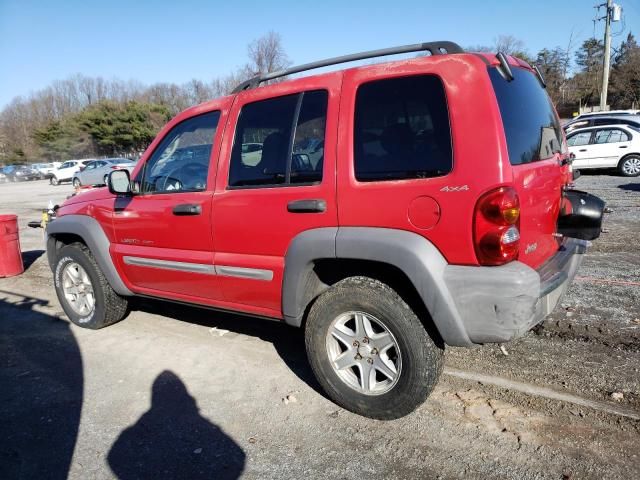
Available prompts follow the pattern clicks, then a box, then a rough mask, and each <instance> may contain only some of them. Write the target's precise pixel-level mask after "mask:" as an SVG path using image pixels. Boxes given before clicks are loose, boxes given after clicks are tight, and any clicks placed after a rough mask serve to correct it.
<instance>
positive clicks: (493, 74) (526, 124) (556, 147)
mask: <svg viewBox="0 0 640 480" xmlns="http://www.w3.org/2000/svg"><path fill="white" fill-rule="evenodd" d="M511 70H512V71H513V77H514V78H513V80H511V81H507V80H506V79H504V78H503V77H502V75H500V72H498V70H497V68H494V67H490V68H489V77H490V78H491V83H492V84H493V89H494V91H495V93H496V98H497V99H498V106H499V107H500V115H501V116H502V125H503V127H504V133H505V136H506V139H507V147H508V149H509V161H510V162H511V164H512V165H521V164H523V163H530V162H535V161H538V160H545V159H547V158H550V157H552V156H553V154H554V153H556V152H564V144H563V141H562V129H561V128H560V122H559V121H558V117H557V116H556V114H555V111H554V110H553V106H552V105H551V100H550V99H549V96H548V95H547V92H546V91H545V89H544V88H543V87H542V85H540V82H539V81H538V79H537V77H536V76H535V75H534V74H533V73H532V72H530V71H528V70H525V69H522V68H517V67H513V66H512V67H511Z"/></svg>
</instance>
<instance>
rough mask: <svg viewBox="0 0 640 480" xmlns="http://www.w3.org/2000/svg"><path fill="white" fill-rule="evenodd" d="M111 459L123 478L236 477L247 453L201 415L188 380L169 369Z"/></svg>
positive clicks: (159, 378) (115, 469) (114, 467)
mask: <svg viewBox="0 0 640 480" xmlns="http://www.w3.org/2000/svg"><path fill="white" fill-rule="evenodd" d="M107 462H108V463H109V466H110V467H111V470H112V471H113V473H114V474H115V475H116V476H117V477H118V478H119V479H121V480H128V479H140V478H153V479H156V480H157V479H176V478H188V479H200V478H202V479H204V478H207V479H210V478H215V479H236V478H238V477H239V476H240V474H241V473H242V471H243V470H244V465H245V453H244V452H243V451H242V449H241V448H240V447H239V446H238V445H237V444H236V443H235V442H234V441H233V440H232V439H231V438H230V437H229V436H228V435H226V434H225V433H224V432H223V431H222V430H221V429H220V428H219V427H217V426H216V425H214V424H213V423H211V422H209V421H208V420H207V419H206V418H204V417H202V416H201V415H200V413H199V409H198V406H197V404H196V401H195V399H194V398H193V397H192V396H191V395H189V392H188V391H187V388H186V386H185V385H184V383H182V381H181V380H180V378H178V376H176V375H175V374H174V373H173V372H170V371H166V370H165V371H164V372H162V373H161V374H160V375H158V377H156V379H155V381H154V382H153V387H152V396H151V408H150V409H149V410H148V411H147V412H145V413H144V414H143V415H142V416H141V417H140V419H139V420H138V421H137V422H136V423H135V424H134V425H132V426H130V427H129V428H127V429H125V430H124V431H123V432H122V433H121V434H120V436H119V437H118V439H117V440H116V441H115V443H114V444H113V446H112V447H111V450H110V451H109V455H108V456H107Z"/></svg>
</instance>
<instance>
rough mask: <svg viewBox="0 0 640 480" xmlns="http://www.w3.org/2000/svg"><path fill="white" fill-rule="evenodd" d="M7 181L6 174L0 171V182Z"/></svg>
mask: <svg viewBox="0 0 640 480" xmlns="http://www.w3.org/2000/svg"><path fill="white" fill-rule="evenodd" d="M6 181H7V176H6V175H5V174H4V173H2V172H1V171H0V183H5V182H6Z"/></svg>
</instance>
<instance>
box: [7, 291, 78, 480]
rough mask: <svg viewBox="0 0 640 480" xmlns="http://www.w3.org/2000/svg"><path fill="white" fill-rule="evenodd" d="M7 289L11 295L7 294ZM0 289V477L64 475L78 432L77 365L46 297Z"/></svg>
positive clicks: (63, 325)
mask: <svg viewBox="0 0 640 480" xmlns="http://www.w3.org/2000/svg"><path fill="white" fill-rule="evenodd" d="M9 294H10V295H11V296H9ZM15 296H16V295H15V294H13V293H10V292H5V291H0V320H1V321H0V365H2V368H1V369H0V478H2V479H3V480H7V479H14V478H15V479H17V478H21V479H23V478H47V479H65V478H67V476H68V473H69V468H70V466H71V459H72V456H73V451H74V448H75V444H76V440H77V437H78V427H79V424H80V413H81V409H82V399H83V383H84V378H83V367H82V356H81V354H80V349H79V347H78V343H77V341H76V339H75V337H74V335H73V333H72V332H71V329H70V326H69V324H68V323H67V322H66V321H63V320H61V319H59V318H57V317H55V316H52V315H48V314H46V313H41V312H38V311H35V310H34V307H36V306H40V307H43V306H47V305H48V304H49V302H48V301H47V300H42V299H38V298H34V297H27V296H23V297H21V298H20V299H19V300H18V301H15V300H14V299H13V298H15Z"/></svg>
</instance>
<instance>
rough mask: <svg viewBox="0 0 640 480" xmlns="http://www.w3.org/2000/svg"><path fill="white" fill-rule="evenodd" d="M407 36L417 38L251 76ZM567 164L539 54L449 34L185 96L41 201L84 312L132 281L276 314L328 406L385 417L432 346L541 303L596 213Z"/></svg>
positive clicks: (60, 291)
mask: <svg viewBox="0 0 640 480" xmlns="http://www.w3.org/2000/svg"><path fill="white" fill-rule="evenodd" d="M413 51H428V52H430V53H431V55H425V56H420V57H417V58H411V59H405V60H400V61H395V62H390V63H385V64H377V65H368V66H363V67H357V68H351V69H347V70H341V71H335V72H331V73H323V74H320V75H315V76H307V77H304V78H297V79H292V80H287V81H283V82H281V83H275V84H270V85H265V86H259V85H260V84H261V83H263V82H267V81H270V80H273V79H275V78H278V77H282V76H285V75H290V74H292V73H297V72H301V71H304V70H309V69H312V68H317V67H323V66H327V65H331V64H337V63H343V62H346V61H352V60H357V59H363V58H371V57H375V56H382V55H389V54H395V53H404V52H413ZM569 163H570V160H569V154H568V152H567V147H566V142H565V139H564V136H563V132H562V129H561V127H560V125H559V122H558V118H557V115H556V113H555V111H554V108H553V106H552V104H551V102H550V100H549V97H548V95H547V93H546V91H545V88H544V80H543V78H542V76H541V75H540V72H539V71H538V70H537V69H536V68H535V67H534V68H532V67H530V66H529V65H528V64H527V63H525V62H523V61H521V60H519V59H516V58H513V57H509V56H505V55H503V54H501V53H499V54H497V55H492V54H474V53H465V52H464V51H463V50H462V49H461V48H460V47H458V46H457V45H456V44H454V43H451V42H436V43H426V44H418V45H409V46H406V47H398V48H392V49H386V50H378V51H373V52H365V53H363V54H356V55H349V56H347V57H340V58H336V59H331V60H327V61H323V62H317V63H313V64H308V65H303V66H301V67H295V68H291V69H288V70H286V71H283V72H276V73H272V74H268V75H263V76H260V77H256V78H254V79H251V80H249V81H248V82H245V83H244V84H242V85H240V86H239V87H238V89H237V90H236V91H235V92H234V93H233V94H232V95H229V96H227V97H223V98H219V99H216V100H213V101H210V102H207V103H204V104H202V105H198V106H196V107H193V108H190V109H188V110H186V111H184V112H183V113H181V114H180V115H178V116H177V117H176V118H174V119H173V120H172V121H171V122H169V124H168V125H167V126H166V127H165V128H164V129H163V130H162V131H161V132H160V134H159V135H158V137H157V138H156V139H155V141H154V142H153V143H152V144H151V146H150V147H149V148H148V150H147V152H146V153H145V155H144V156H143V157H142V159H141V160H140V162H139V163H138V166H137V167H136V169H135V170H134V171H133V173H132V174H131V175H129V172H127V171H126V170H119V171H114V172H113V173H111V174H110V178H109V182H108V184H109V185H108V188H97V189H94V190H92V191H88V192H85V193H83V194H82V195H77V196H74V197H72V198H70V199H69V200H68V201H66V202H65V203H64V205H62V206H61V207H60V208H59V209H58V211H57V219H56V220H55V221H53V222H51V223H50V224H49V227H48V229H47V235H48V244H47V253H48V258H49V261H50V264H51V267H52V269H53V272H54V276H55V288H56V292H57V295H58V298H59V300H60V303H61V304H62V306H63V308H64V310H65V312H66V314H67V315H68V316H69V318H70V319H71V321H72V322H73V323H75V324H77V325H79V326H82V327H87V328H93V329H97V328H102V327H104V326H107V325H110V324H112V323H115V322H117V321H119V320H121V319H122V318H123V317H125V316H126V314H127V305H128V299H129V298H130V297H131V296H133V295H140V296H147V297H155V298H162V299H167V300H172V301H177V302H185V303H189V304H197V305H201V306H206V307H211V308H214V309H222V310H230V311H235V312H241V313H244V314H250V315H255V316H259V317H264V318H266V319H270V320H276V321H284V322H286V323H288V324H289V325H293V326H296V327H302V328H304V330H305V336H306V348H307V353H308V357H309V362H310V364H311V367H312V368H313V371H314V372H315V374H316V376H317V378H318V381H319V382H320V383H321V384H322V386H323V387H324V389H325V390H326V392H327V394H328V395H329V396H330V397H331V398H332V399H333V400H334V401H335V402H336V403H338V404H340V405H342V406H343V407H345V408H347V409H349V410H352V411H354V412H357V413H359V414H362V415H366V416H369V417H373V418H380V419H389V418H397V417H400V416H403V415H406V414H407V413H409V412H411V411H412V410H414V409H415V408H416V407H417V406H418V405H419V404H420V403H421V402H423V401H424V400H425V399H426V397H427V396H428V395H429V393H430V392H431V390H432V389H433V387H434V385H435V384H436V382H437V380H438V377H439V375H440V373H441V371H442V366H443V354H444V349H445V345H451V346H472V345H474V344H483V343H489V342H507V341H509V340H512V339H514V338H516V337H518V336H519V335H522V334H523V333H525V332H526V331H527V330H529V329H530V328H531V327H533V326H534V325H536V324H537V323H539V322H541V321H542V320H543V319H544V317H545V316H546V315H548V314H549V313H550V312H551V311H552V310H553V308H554V307H555V306H556V305H557V303H558V302H559V300H560V298H561V297H562V295H563V294H564V292H565V291H566V289H567V287H568V285H569V283H570V282H571V280H572V278H573V276H574V275H575V272H576V269H577V268H578V266H579V265H580V262H581V260H582V254H583V253H584V251H585V247H586V246H587V242H586V241H585V240H584V239H585V238H595V237H597V235H598V233H599V230H600V229H599V227H600V221H601V214H602V202H600V201H599V200H598V199H597V198H596V197H592V196H589V195H588V194H584V193H581V192H575V191H570V193H571V194H572V195H567V188H568V187H567V185H568V184H569V183H570V182H571V181H572V177H571V172H570V165H569ZM577 199H578V200H577ZM585 199H586V200H588V202H587V207H592V208H591V210H590V211H589V212H587V213H586V214H585V212H584V211H582V210H581V209H583V210H584V208H585V207H584V206H585ZM559 219H564V220H565V228H566V229H567V230H566V231H567V232H569V234H570V235H572V236H574V237H578V238H569V237H568V236H567V234H565V235H563V233H562V229H561V228H560V227H559ZM589 222H590V223H589Z"/></svg>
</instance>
